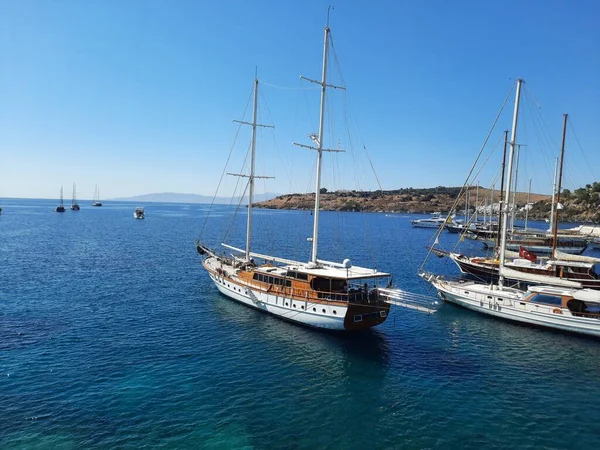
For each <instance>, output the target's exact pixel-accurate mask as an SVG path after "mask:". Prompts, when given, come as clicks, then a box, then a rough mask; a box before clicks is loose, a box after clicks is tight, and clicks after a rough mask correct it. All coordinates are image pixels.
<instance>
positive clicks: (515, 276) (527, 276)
mask: <svg viewBox="0 0 600 450" xmlns="http://www.w3.org/2000/svg"><path fill="white" fill-rule="evenodd" d="M500 273H501V274H502V275H503V276H504V277H506V278H510V279H511V280H519V281H525V282H527V283H537V284H547V285H551V286H561V287H572V288H580V287H581V283H577V282H576V281H568V280H563V279H562V278H558V277H550V276H547V275H537V274H534V273H527V272H520V271H518V270H514V269H510V268H508V267H501V268H500Z"/></svg>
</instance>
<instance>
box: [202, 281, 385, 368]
mask: <svg viewBox="0 0 600 450" xmlns="http://www.w3.org/2000/svg"><path fill="white" fill-rule="evenodd" d="M209 295H214V296H215V297H220V298H217V299H215V300H214V301H212V300H211V301H208V302H206V304H207V305H210V310H211V311H212V312H214V313H215V314H217V315H218V316H220V317H219V321H220V323H223V324H228V325H227V328H228V330H229V333H230V334H231V335H232V334H233V333H234V330H233V329H234V328H237V331H238V332H239V335H238V336H237V338H236V339H237V340H238V341H240V340H241V341H247V342H245V343H244V344H243V345H246V344H247V345H252V346H259V347H260V348H262V349H263V351H265V352H269V353H270V352H273V353H274V354H275V355H276V357H277V358H278V359H281V360H284V361H283V362H287V363H289V365H294V366H295V365H300V366H307V367H308V366H309V367H310V369H311V370H312V371H318V372H322V373H324V374H327V375H328V376H340V377H345V376H346V372H347V370H348V366H349V365H352V364H353V363H362V364H364V363H365V362H367V363H368V364H369V365H371V366H372V365H373V364H376V366H375V367H377V370H372V371H371V372H373V373H371V376H375V377H377V376H382V377H383V376H385V373H386V372H387V370H388V368H389V365H390V354H391V349H390V344H389V342H388V338H387V337H386V336H385V335H384V334H382V333H381V332H379V331H377V330H376V329H366V330H363V331H359V332H355V333H336V332H333V331H328V330H321V329H319V330H316V329H314V328H311V327H306V326H303V325H298V324H293V323H290V322H288V321H282V320H281V319H278V318H275V317H272V316H270V315H267V314H256V313H255V311H253V310H252V309H251V308H249V307H247V306H244V305H240V304H238V303H234V302H230V301H227V297H225V296H223V295H222V294H220V293H212V294H209ZM247 330H251V331H252V332H251V333H249V332H247ZM231 338H233V337H231ZM361 367H364V366H362V365H361Z"/></svg>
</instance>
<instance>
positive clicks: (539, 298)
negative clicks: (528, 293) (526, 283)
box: [530, 294, 562, 306]
mask: <svg viewBox="0 0 600 450" xmlns="http://www.w3.org/2000/svg"><path fill="white" fill-rule="evenodd" d="M530 301H531V302H534V303H545V304H547V305H559V306H560V305H561V304H562V298H561V297H558V296H556V295H547V294H537V295H535V296H534V297H533V298H532V299H531V300H530Z"/></svg>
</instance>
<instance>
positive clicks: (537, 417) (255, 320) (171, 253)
mask: <svg viewBox="0 0 600 450" xmlns="http://www.w3.org/2000/svg"><path fill="white" fill-rule="evenodd" d="M54 203H55V202H53V201H45V200H3V201H2V207H3V209H4V211H3V213H2V216H0V257H1V260H0V264H1V269H0V448H2V449H13V448H27V449H29V448H36V449H43V448H52V449H71V448H140V447H151V448H155V447H157V448H291V449H304V448H307V449H308V448H332V449H337V448H357V449H358V448H361V449H362V448H481V447H485V448H541V447H546V448H578V449H579V448H581V449H583V448H590V449H591V448H599V447H600V424H599V422H598V420H599V418H600V342H599V341H597V340H592V339H587V338H582V337H578V336H573V335H567V334H561V333H555V332H551V331H546V330H541V329H536V328H530V327H524V326H520V325H514V324H512V323H508V322H504V321H499V320H493V319H490V318H487V317H484V316H480V315H478V314H476V313H473V312H470V311H466V310H463V309H460V308H457V307H454V306H452V305H445V306H444V307H443V308H442V309H441V310H440V311H439V312H438V313H436V314H434V315H427V314H423V313H419V312H416V311H412V310H403V309H393V310H392V313H391V315H390V318H389V319H388V320H387V322H385V323H384V324H383V325H382V326H380V327H377V328H375V329H373V330H371V331H369V332H366V333H361V334H357V335H336V334H329V333H324V332H317V331H314V330H310V329H306V328H302V327H299V326H296V325H292V324H289V323H286V322H282V321H280V320H278V319H276V318H273V317H270V316H268V315H265V314H261V313H259V312H257V311H254V310H252V309H249V308H246V307H244V306H241V305H239V304H237V303H234V302H232V301H230V300H228V299H226V298H224V297H222V296H220V295H219V294H218V293H217V291H216V289H215V288H214V287H213V286H212V285H211V284H210V283H209V279H208V277H207V275H206V274H205V273H204V272H203V271H202V270H201V266H200V257H199V256H198V255H197V254H196V253H195V250H194V245H193V241H194V239H196V238H197V237H198V235H199V231H200V229H201V228H202V224H203V221H204V217H205V216H206V212H207V208H208V207H207V206H206V205H172V204H146V205H144V206H145V209H146V220H143V221H139V220H134V219H133V216H132V213H133V209H134V207H135V206H136V205H134V204H127V203H114V204H110V202H107V203H106V204H105V206H103V207H101V208H92V207H91V206H88V205H86V204H83V203H82V210H81V211H79V212H71V211H68V210H67V212H65V213H64V214H57V213H54V212H53V207H54V206H55V204H54ZM232 217H235V218H236V219H237V220H235V223H236V225H235V226H234V227H230V223H231V222H232V220H231V219H232ZM409 218H414V217H409V216H406V215H404V216H403V215H395V216H386V215H385V214H360V213H324V214H323V215H322V224H323V228H322V230H323V231H322V234H321V238H322V239H323V245H322V246H321V249H322V251H321V255H320V256H321V257H322V258H324V259H330V260H335V261H341V260H342V259H343V258H345V257H350V258H352V260H353V262H354V264H357V265H366V266H370V265H376V266H377V268H379V269H381V270H386V271H389V272H391V273H392V274H394V279H395V282H396V284H397V285H398V286H400V287H403V288H405V289H408V290H412V291H417V292H422V293H431V291H430V290H429V288H428V287H427V285H426V284H425V283H424V282H423V281H422V280H420V279H419V278H418V277H417V276H416V272H417V269H418V267H419V265H420V264H421V262H422V261H423V257H424V254H425V248H424V246H425V245H426V244H427V241H428V240H429V238H430V237H431V231H430V230H421V229H412V228H410V224H409ZM243 222H244V217H243V215H242V213H238V214H237V215H236V214H235V211H234V209H233V208H231V207H226V206H219V207H216V208H214V209H213V212H212V215H211V218H210V220H209V221H208V222H207V224H206V226H205V228H204V230H203V231H202V237H203V238H204V239H206V240H208V241H209V242H211V243H212V244H218V243H219V242H222V241H223V236H224V235H228V236H229V239H228V240H227V242H229V243H231V244H233V245H238V246H243V245H244V234H243ZM311 224H312V216H310V213H307V212H300V211H263V210H259V211H257V214H256V220H255V225H256V234H255V239H254V241H253V244H254V247H255V250H256V251H258V252H272V253H277V254H278V255H280V256H285V257H290V258H299V259H302V260H306V259H307V258H308V255H309V251H310V243H308V242H307V241H306V237H307V236H309V235H310V227H311ZM456 239H457V237H456V235H448V234H444V235H443V236H442V244H443V245H444V246H445V247H446V248H451V246H452V244H453V243H454V242H456ZM462 245H477V244H475V243H466V244H462ZM277 249H280V250H279V251H277ZM427 267H428V268H429V269H430V270H435V271H442V272H445V273H456V269H455V268H454V266H452V265H449V264H448V263H447V262H445V260H439V259H437V258H434V260H432V261H430V263H429V264H428V266H427Z"/></svg>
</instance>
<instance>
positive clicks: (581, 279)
mask: <svg viewBox="0 0 600 450" xmlns="http://www.w3.org/2000/svg"><path fill="white" fill-rule="evenodd" d="M451 259H452V261H454V262H455V263H456V265H457V266H458V268H459V269H460V271H461V272H462V273H464V274H466V275H472V276H474V277H476V278H478V279H483V280H494V281H495V280H497V279H498V278H499V275H498V272H499V266H498V265H492V264H479V263H475V262H472V261H470V260H465V259H460V258H458V257H451ZM510 268H511V269H513V270H517V271H520V272H523V273H529V274H534V275H544V276H547V277H555V276H556V275H555V274H554V272H552V271H550V270H545V269H540V268H530V267H520V266H516V265H511V266H510ZM573 275H574V276H572V277H562V278H559V277H557V279H560V280H568V281H575V282H577V283H581V285H582V287H583V288H588V289H600V279H597V278H590V277H586V276H585V274H579V276H577V274H573ZM508 280H510V281H513V282H518V283H523V284H527V283H525V282H523V281H522V280H514V279H511V278H508Z"/></svg>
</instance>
